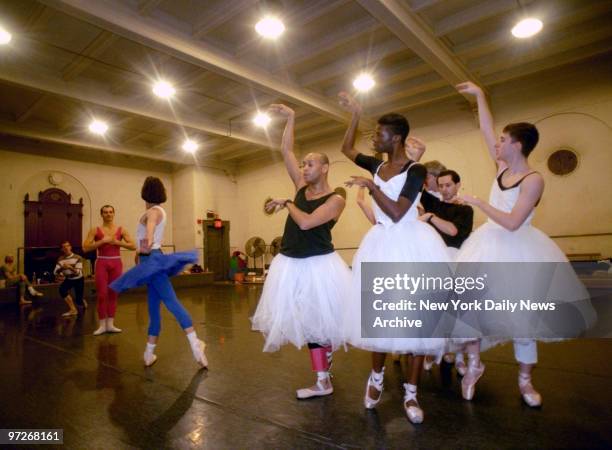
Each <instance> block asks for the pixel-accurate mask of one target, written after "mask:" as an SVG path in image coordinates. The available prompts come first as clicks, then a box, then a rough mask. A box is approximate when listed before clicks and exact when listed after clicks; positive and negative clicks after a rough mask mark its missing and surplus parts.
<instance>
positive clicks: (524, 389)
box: [518, 373, 542, 408]
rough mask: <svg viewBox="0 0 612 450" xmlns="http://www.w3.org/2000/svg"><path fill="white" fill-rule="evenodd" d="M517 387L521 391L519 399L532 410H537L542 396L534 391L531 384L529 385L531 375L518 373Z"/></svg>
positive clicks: (540, 404)
mask: <svg viewBox="0 0 612 450" xmlns="http://www.w3.org/2000/svg"><path fill="white" fill-rule="evenodd" d="M518 385H519V390H520V391H521V397H522V398H523V401H524V402H525V403H527V405H529V406H530V407H532V408H539V407H540V406H542V396H541V395H540V393H539V392H538V391H536V390H535V388H534V387H533V384H531V374H528V373H519V378H518Z"/></svg>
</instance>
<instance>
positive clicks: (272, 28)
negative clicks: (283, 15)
mask: <svg viewBox="0 0 612 450" xmlns="http://www.w3.org/2000/svg"><path fill="white" fill-rule="evenodd" d="M255 30H257V32H258V33H259V34H261V35H262V36H263V37H265V38H269V39H276V38H277V37H279V36H280V35H281V34H283V31H285V25H283V22H281V21H280V20H278V19H277V18H276V17H270V16H268V17H264V18H263V19H261V20H260V21H259V22H257V25H255Z"/></svg>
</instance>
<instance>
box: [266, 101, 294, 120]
mask: <svg viewBox="0 0 612 450" xmlns="http://www.w3.org/2000/svg"><path fill="white" fill-rule="evenodd" d="M268 111H269V112H271V113H274V114H279V115H281V116H283V117H290V116H295V111H294V110H292V109H291V108H289V107H288V106H287V105H283V104H282V103H273V104H271V105H270V106H268Z"/></svg>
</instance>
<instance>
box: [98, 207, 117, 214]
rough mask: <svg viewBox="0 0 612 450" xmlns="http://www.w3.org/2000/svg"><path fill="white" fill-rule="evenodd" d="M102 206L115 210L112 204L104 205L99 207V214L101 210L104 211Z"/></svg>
mask: <svg viewBox="0 0 612 450" xmlns="http://www.w3.org/2000/svg"><path fill="white" fill-rule="evenodd" d="M104 208H111V209H112V210H113V212H115V207H114V206H113V205H104V206H103V207H102V208H100V215H102V211H104Z"/></svg>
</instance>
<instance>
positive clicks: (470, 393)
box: [461, 362, 485, 400]
mask: <svg viewBox="0 0 612 450" xmlns="http://www.w3.org/2000/svg"><path fill="white" fill-rule="evenodd" d="M484 370H485V365H484V364H483V363H482V362H481V363H480V365H478V366H477V365H475V364H468V368H467V371H466V372H465V376H464V377H463V379H462V380H461V395H462V396H463V398H464V399H466V400H472V399H473V398H474V394H475V393H476V383H477V382H478V380H479V379H480V377H481V376H482V374H483V373H484Z"/></svg>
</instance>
